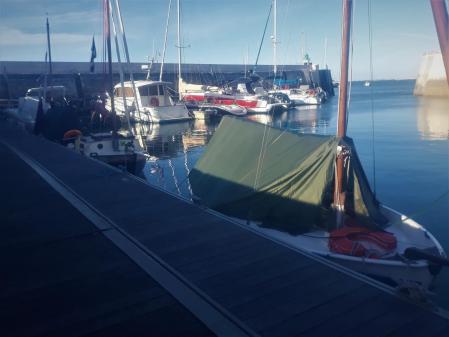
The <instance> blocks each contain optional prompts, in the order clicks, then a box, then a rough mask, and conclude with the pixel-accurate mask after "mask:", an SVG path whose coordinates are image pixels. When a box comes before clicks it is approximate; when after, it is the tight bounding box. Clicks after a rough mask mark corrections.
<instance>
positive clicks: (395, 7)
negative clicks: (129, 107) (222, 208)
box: [0, 0, 439, 80]
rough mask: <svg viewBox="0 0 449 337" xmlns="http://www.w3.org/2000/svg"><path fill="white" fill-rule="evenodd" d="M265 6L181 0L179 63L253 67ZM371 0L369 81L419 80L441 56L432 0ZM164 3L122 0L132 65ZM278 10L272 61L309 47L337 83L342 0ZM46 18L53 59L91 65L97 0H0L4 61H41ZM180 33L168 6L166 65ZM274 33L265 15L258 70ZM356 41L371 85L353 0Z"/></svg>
mask: <svg viewBox="0 0 449 337" xmlns="http://www.w3.org/2000/svg"><path fill="white" fill-rule="evenodd" d="M271 1H272V0H181V8H182V10H181V13H182V14H181V21H182V26H181V27H182V34H181V35H182V45H183V46H184V47H185V48H183V62H185V63H205V64H242V63H244V62H245V59H248V60H249V61H248V63H249V64H254V62H255V60H256V55H257V50H258V48H259V44H260V41H261V38H262V33H263V28H264V25H265V21H266V19H267V15H268V11H269V8H270V4H271ZM370 1H371V17H372V19H371V27H372V36H373V40H372V55H373V61H372V63H373V70H374V79H405V78H415V77H416V75H417V73H418V70H419V64H420V61H421V56H422V55H423V54H424V53H425V52H430V51H438V50H439V45H438V39H437V35H436V31H435V25H434V22H433V16H432V11H431V8H430V4H429V1H428V0H370ZM168 3H169V0H120V6H121V10H122V16H123V21H124V25H125V31H126V35H127V40H128V45H129V52H130V58H131V62H146V61H147V60H148V57H149V56H150V57H151V56H153V55H157V54H158V52H159V53H161V51H162V48H163V40H164V31H165V22H166V17H167V10H168ZM277 4H278V5H277V8H278V11H277V12H278V13H277V23H278V24H277V40H278V44H277V49H278V52H277V54H278V57H277V63H278V64H298V63H299V62H300V61H301V59H302V57H301V51H302V50H305V51H306V52H307V53H308V54H309V55H310V57H311V60H312V62H313V63H318V64H320V65H323V64H324V62H325V63H326V64H327V65H328V67H329V68H330V69H331V70H332V72H333V75H334V77H337V76H338V75H339V70H338V68H339V63H340V40H341V37H340V34H341V6H342V5H341V0H277ZM47 13H48V17H49V20H50V27H51V28H50V29H51V43H52V47H51V48H52V59H53V60H54V61H86V62H87V61H89V59H90V45H91V41H92V36H93V35H94V36H95V41H96V44H97V52H98V55H101V54H102V52H101V48H102V47H101V46H102V42H101V41H102V1H101V0H76V1H73V0H0V61H43V60H44V56H45V52H46V35H45V34H46V32H45V20H46V14H47ZM176 30H177V27H176V0H173V1H172V11H171V17H170V25H169V35H168V44H167V52H166V62H177V48H176V46H175V45H176ZM272 32H273V23H272V17H271V19H270V21H269V25H268V29H267V34H266V37H265V40H264V43H263V46H262V50H261V54H260V60H259V64H272V63H273V52H272V43H271V40H270V36H271V35H272V34H273V33H272ZM326 40H327V48H325V45H326V43H325V41H326ZM352 41H353V51H352V55H353V62H352V74H353V75H352V77H353V79H354V80H364V79H369V78H370V58H369V55H370V48H369V20H368V0H354V9H353V34H352ZM325 49H326V50H327V52H326V58H325ZM159 59H160V57H159ZM99 60H100V59H99V58H97V61H99Z"/></svg>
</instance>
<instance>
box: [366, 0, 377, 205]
mask: <svg viewBox="0 0 449 337" xmlns="http://www.w3.org/2000/svg"><path fill="white" fill-rule="evenodd" d="M368 39H369V66H370V67H369V71H370V84H371V85H370V100H371V138H372V139H371V144H372V147H371V151H372V158H373V194H374V197H376V151H375V142H374V140H375V139H374V135H375V132H374V131H375V130H374V129H375V128H374V99H373V94H374V93H373V86H372V84H373V80H374V70H373V29H372V13H371V0H368Z"/></svg>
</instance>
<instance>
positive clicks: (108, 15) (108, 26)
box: [105, 0, 118, 151]
mask: <svg viewBox="0 0 449 337" xmlns="http://www.w3.org/2000/svg"><path fill="white" fill-rule="evenodd" d="M109 6H110V3H109V0H105V7H106V47H107V52H108V73H109V76H108V77H109V83H108V84H109V88H108V91H109V97H110V98H111V112H112V147H113V149H114V151H117V150H118V140H117V126H116V120H115V102H114V83H113V80H112V51H111V23H110V20H111V12H110V7H109Z"/></svg>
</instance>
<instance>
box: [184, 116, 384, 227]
mask: <svg viewBox="0 0 449 337" xmlns="http://www.w3.org/2000/svg"><path fill="white" fill-rule="evenodd" d="M342 142H344V143H345V145H346V146H347V147H348V148H349V149H350V151H351V155H350V156H349V158H350V159H349V160H350V163H349V165H348V170H347V176H346V179H347V186H348V190H347V191H346V205H347V207H346V213H347V214H349V215H351V216H352V218H353V219H354V220H355V221H356V222H357V224H358V225H364V226H367V227H370V228H376V229H378V228H380V227H383V226H384V225H385V224H386V219H385V217H384V216H383V215H382V214H381V213H380V211H379V208H378V206H379V205H378V202H377V201H376V199H375V197H374V195H373V193H372V192H371V190H370V187H369V183H368V181H367V178H366V176H365V174H364V172H363V169H362V166H361V163H360V160H359V158H358V156H357V153H356V150H355V147H354V144H353V142H352V140H351V139H349V138H347V139H345V140H343V141H342ZM338 145H339V140H338V139H337V138H336V137H334V136H320V135H308V134H296V133H293V132H289V131H286V130H280V129H276V128H272V127H269V126H266V125H263V124H259V123H255V122H251V121H246V120H241V119H237V118H233V117H227V116H226V117H224V118H223V119H222V121H221V123H220V125H219V127H218V129H217V130H216V132H215V134H214V136H213V137H212V139H211V141H210V142H209V144H208V146H207V149H206V151H205V152H204V154H203V156H202V157H201V158H200V159H199V160H198V162H197V164H196V165H195V167H194V169H193V170H192V171H191V173H190V174H189V180H190V184H191V186H192V190H193V194H194V196H195V197H196V198H198V200H199V202H200V203H202V204H204V205H205V206H207V207H210V208H212V209H215V210H217V211H219V212H222V213H224V214H227V215H229V216H233V217H238V218H241V219H245V220H250V221H256V222H258V223H260V225H261V226H264V227H269V228H275V229H278V230H282V231H286V232H289V233H291V234H294V235H297V234H300V233H304V232H308V231H311V230H315V229H319V228H321V229H325V230H331V229H334V228H335V227H336V224H335V213H334V211H333V209H332V207H331V202H332V196H333V186H334V176H335V156H336V151H337V146H338Z"/></svg>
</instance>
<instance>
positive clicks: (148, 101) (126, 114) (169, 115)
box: [106, 0, 192, 123]
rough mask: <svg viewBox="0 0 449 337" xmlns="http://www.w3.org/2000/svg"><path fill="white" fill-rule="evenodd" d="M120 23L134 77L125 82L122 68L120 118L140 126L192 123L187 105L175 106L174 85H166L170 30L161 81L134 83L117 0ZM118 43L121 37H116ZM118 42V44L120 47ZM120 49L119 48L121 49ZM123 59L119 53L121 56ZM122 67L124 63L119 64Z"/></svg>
mask: <svg viewBox="0 0 449 337" xmlns="http://www.w3.org/2000/svg"><path fill="white" fill-rule="evenodd" d="M115 7H116V8H117V19H118V21H119V24H118V27H119V29H120V33H121V35H122V38H123V45H124V49H125V55H126V61H127V64H128V70H129V73H130V81H124V80H123V70H122V69H121V66H120V77H121V81H120V83H118V84H117V85H116V86H115V87H114V96H115V98H114V100H115V102H114V103H115V109H116V113H117V115H118V116H120V117H121V118H123V119H128V118H129V119H130V120H131V121H133V122H140V123H142V122H143V123H145V122H146V123H164V122H177V121H185V120H189V119H192V115H191V114H190V113H189V111H188V109H187V107H186V105H185V104H184V103H183V102H175V101H174V100H173V98H172V97H171V96H170V95H169V90H170V88H169V85H170V84H171V83H169V82H164V81H162V71H163V65H164V58H165V49H166V41H167V28H166V32H165V42H164V52H163V54H164V55H163V58H162V63H161V71H160V75H159V81H151V80H149V79H148V78H147V79H146V80H141V81H134V78H133V75H132V71H131V67H130V61H129V53H128V47H127V42H126V36H125V32H124V27H123V22H122V17H121V14H120V7H119V4H118V0H116V6H115ZM170 7H171V2H170V3H169V12H168V17H167V27H168V22H169V21H168V20H169V15H170ZM112 23H113V28H114V33H115V24H114V18H113V21H112ZM115 36H116V39H117V35H116V34H115ZM117 43H118V42H117V40H116V44H117ZM117 49H118V48H117ZM117 55H119V52H117ZM119 64H120V60H119ZM111 101H112V99H108V100H107V104H106V106H107V108H108V109H109V110H111V108H112V105H111Z"/></svg>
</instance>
